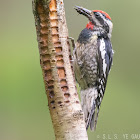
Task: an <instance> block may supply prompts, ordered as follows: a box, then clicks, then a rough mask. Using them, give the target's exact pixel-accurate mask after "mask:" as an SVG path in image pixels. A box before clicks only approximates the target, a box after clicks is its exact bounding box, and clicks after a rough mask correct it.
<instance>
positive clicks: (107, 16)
mask: <svg viewBox="0 0 140 140" xmlns="http://www.w3.org/2000/svg"><path fill="white" fill-rule="evenodd" d="M93 12H100V13H102V14H105V16H106V18H108V19H110V20H111V17H110V16H109V15H108V14H107V13H106V12H104V11H102V10H93Z"/></svg>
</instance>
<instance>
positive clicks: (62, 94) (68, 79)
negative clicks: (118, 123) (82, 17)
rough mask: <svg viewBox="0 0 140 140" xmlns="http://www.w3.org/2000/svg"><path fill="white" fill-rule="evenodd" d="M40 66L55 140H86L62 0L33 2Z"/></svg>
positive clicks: (38, 0) (35, 0) (34, 0)
mask: <svg viewBox="0 0 140 140" xmlns="http://www.w3.org/2000/svg"><path fill="white" fill-rule="evenodd" d="M33 13H34V16H35V22H36V30H37V40H38V44H39V52H40V64H41V68H42V71H43V78H44V83H45V89H46V94H47V97H48V106H49V110H50V114H51V119H52V123H53V127H54V132H55V137H56V140H87V139H88V138H87V132H86V128H85V122H84V114H83V111H82V109H81V105H80V101H79V98H78V94H77V91H76V85H75V80H74V75H73V70H72V64H71V61H70V60H71V54H70V45H69V42H68V39H67V38H68V29H67V25H66V19H65V11H64V3H63V0H33Z"/></svg>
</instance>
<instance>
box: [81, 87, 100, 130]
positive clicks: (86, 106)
mask: <svg viewBox="0 0 140 140" xmlns="http://www.w3.org/2000/svg"><path fill="white" fill-rule="evenodd" d="M97 95H98V92H97V89H96V88H95V87H93V88H88V89H86V90H81V104H82V109H83V111H84V115H85V122H86V129H88V127H89V126H90V129H91V130H92V131H94V130H95V129H96V124H97V118H98V113H99V110H98V109H97V107H96V98H97Z"/></svg>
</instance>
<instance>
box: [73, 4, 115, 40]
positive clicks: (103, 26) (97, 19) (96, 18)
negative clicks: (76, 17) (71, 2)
mask: <svg viewBox="0 0 140 140" xmlns="http://www.w3.org/2000/svg"><path fill="white" fill-rule="evenodd" d="M75 10H76V11H77V12H78V13H79V14H82V15H84V16H86V17H87V18H88V19H89V23H88V24H87V26H86V28H88V29H90V30H94V29H95V30H100V31H102V32H104V33H105V34H107V35H108V37H109V38H110V37H111V33H112V28H113V23H112V21H111V17H110V16H109V15H108V14H107V13H106V12H104V11H101V10H93V11H91V10H88V9H86V8H83V7H79V6H75Z"/></svg>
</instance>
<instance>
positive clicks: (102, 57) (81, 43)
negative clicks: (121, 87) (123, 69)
mask: <svg viewBox="0 0 140 140" xmlns="http://www.w3.org/2000/svg"><path fill="white" fill-rule="evenodd" d="M75 9H76V10H77V12H78V13H80V14H83V15H85V16H86V17H87V18H88V19H89V21H90V22H89V23H88V24H87V27H86V28H85V29H83V30H82V32H81V33H80V35H79V38H78V40H77V42H76V45H75V46H76V48H75V50H74V52H73V59H74V62H73V66H74V72H75V77H76V80H77V82H78V83H79V86H80V87H81V105H82V109H83V111H84V115H85V122H86V128H87V129H88V127H89V126H90V128H91V130H95V129H96V123H97V119H98V113H99V109H100V105H101V102H102V99H103V96H104V93H105V88H106V84H107V77H108V74H109V71H110V68H111V65H112V59H113V50H112V45H111V40H110V39H111V33H112V28H113V24H112V22H111V18H110V17H109V15H108V14H106V13H105V12H103V11H100V10H94V11H90V10H87V9H85V8H82V7H78V6H76V8H75Z"/></svg>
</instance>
